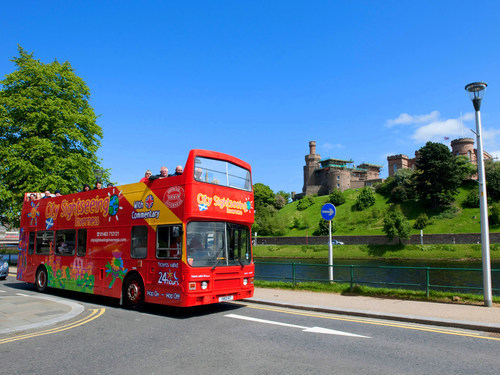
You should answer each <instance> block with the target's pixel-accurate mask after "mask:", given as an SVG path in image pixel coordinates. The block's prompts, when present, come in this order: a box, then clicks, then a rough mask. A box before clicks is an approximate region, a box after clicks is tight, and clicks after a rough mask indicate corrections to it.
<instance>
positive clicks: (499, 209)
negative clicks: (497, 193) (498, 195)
mask: <svg viewBox="0 0 500 375" xmlns="http://www.w3.org/2000/svg"><path fill="white" fill-rule="evenodd" d="M488 219H489V223H490V225H495V226H496V225H499V224H500V203H495V204H493V206H491V209H490V216H489V217H488Z"/></svg>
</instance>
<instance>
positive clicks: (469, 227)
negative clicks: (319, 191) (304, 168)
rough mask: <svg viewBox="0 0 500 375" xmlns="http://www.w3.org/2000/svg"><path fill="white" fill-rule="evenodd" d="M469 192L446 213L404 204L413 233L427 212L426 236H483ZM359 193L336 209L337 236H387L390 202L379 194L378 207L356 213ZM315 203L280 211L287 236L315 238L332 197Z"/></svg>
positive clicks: (462, 193) (459, 196)
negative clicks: (386, 215) (323, 209)
mask: <svg viewBox="0 0 500 375" xmlns="http://www.w3.org/2000/svg"><path fill="white" fill-rule="evenodd" d="M467 192H468V190H467V189H466V188H461V189H460V191H459V193H458V194H457V195H456V197H455V199H456V203H455V205H454V206H453V208H452V209H451V210H448V211H445V212H438V211H433V210H430V209H426V208H424V207H422V206H421V204H419V203H418V202H415V201H410V202H407V203H404V204H401V205H400V207H401V210H402V211H403V213H404V214H405V215H406V217H407V218H408V220H409V221H410V224H411V226H412V231H411V234H419V233H420V231H419V230H417V229H413V224H414V223H415V219H416V218H417V217H418V216H419V215H420V214H421V213H423V212H425V213H426V214H427V216H428V217H429V219H430V224H429V225H428V226H427V227H426V228H425V229H424V233H429V234H434V233H480V232H481V223H480V219H479V208H462V207H461V202H462V201H463V200H464V199H465V197H466V195H467ZM358 194H359V192H358V191H356V190H346V191H345V192H344V195H345V197H346V202H345V203H344V204H343V205H341V206H338V207H336V209H337V212H336V216H335V218H334V219H333V221H332V223H334V225H335V231H334V233H335V234H336V235H383V234H384V232H383V231H382V228H383V218H384V212H385V211H386V210H387V209H388V207H389V205H390V202H388V200H387V199H386V198H384V197H383V196H382V195H380V194H375V205H374V206H372V207H370V208H368V209H366V210H364V211H355V210H353V206H354V204H355V203H356V197H357V195H358ZM313 199H314V204H313V205H312V206H310V207H308V208H307V209H305V210H304V211H298V210H297V204H298V201H296V202H292V203H290V204H287V205H286V206H285V207H283V208H282V209H281V210H279V211H278V214H277V215H278V217H279V218H280V219H282V220H283V221H284V222H285V223H286V224H287V229H286V233H285V236H306V235H309V236H311V235H313V232H314V231H315V230H316V229H317V228H318V225H319V221H320V219H321V207H322V206H323V205H324V204H325V203H327V202H328V196H321V197H313ZM296 217H297V218H299V221H301V222H302V223H303V225H302V227H301V228H292V223H293V221H294V218H296ZM490 231H491V232H500V227H498V226H497V227H491V226H490Z"/></svg>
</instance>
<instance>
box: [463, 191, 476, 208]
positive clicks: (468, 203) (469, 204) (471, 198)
mask: <svg viewBox="0 0 500 375" xmlns="http://www.w3.org/2000/svg"><path fill="white" fill-rule="evenodd" d="M462 207H465V208H478V207H479V193H478V191H477V190H470V191H469V192H468V193H467V196H466V197H465V199H464V200H463V202H462Z"/></svg>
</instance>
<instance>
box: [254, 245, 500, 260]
mask: <svg viewBox="0 0 500 375" xmlns="http://www.w3.org/2000/svg"><path fill="white" fill-rule="evenodd" d="M332 249H333V258H334V259H373V258H387V259H389V258H390V259H434V260H439V259H446V260H477V259H481V245H476V244H466V245H451V244H436V245H405V246H391V245H340V246H333V247H332ZM253 254H254V257H255V258H272V257H275V258H315V259H328V245H256V246H253ZM490 256H491V259H492V260H500V244H491V246H490Z"/></svg>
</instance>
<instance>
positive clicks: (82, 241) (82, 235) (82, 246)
mask: <svg viewBox="0 0 500 375" xmlns="http://www.w3.org/2000/svg"><path fill="white" fill-rule="evenodd" d="M77 243H78V245H77V248H76V255H78V256H79V257H83V256H85V254H86V253H87V229H78V237H77Z"/></svg>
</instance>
